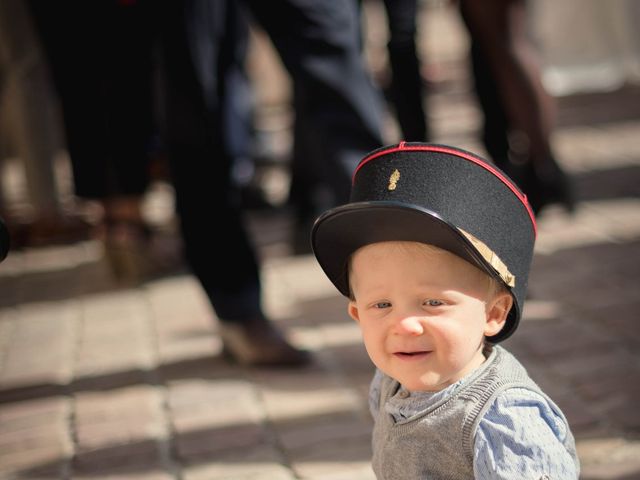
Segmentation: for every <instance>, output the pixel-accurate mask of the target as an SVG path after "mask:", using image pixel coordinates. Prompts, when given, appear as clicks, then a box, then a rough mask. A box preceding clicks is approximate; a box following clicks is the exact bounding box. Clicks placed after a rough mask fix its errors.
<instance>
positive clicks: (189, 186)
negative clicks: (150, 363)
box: [162, 0, 381, 321]
mask: <svg viewBox="0 0 640 480" xmlns="http://www.w3.org/2000/svg"><path fill="white" fill-rule="evenodd" d="M243 5H245V4H244V3H241V2H235V1H229V2H227V1H225V0H215V1H214V0H209V1H207V0H188V1H185V2H167V3H166V4H165V7H166V10H165V12H164V15H163V22H162V27H163V28H162V32H163V35H162V37H163V51H164V58H163V62H164V68H163V71H164V76H165V92H166V102H165V105H166V134H165V140H166V144H167V145H166V146H167V151H168V156H169V160H170V163H171V167H172V177H173V181H174V184H175V188H176V201H177V208H178V214H179V216H180V219H181V224H182V231H183V236H184V240H185V249H186V255H187V259H188V261H189V263H190V265H191V266H192V268H193V271H194V273H195V274H196V276H197V277H198V279H199V280H200V282H201V283H202V286H203V287H204V290H205V291H206V293H207V294H208V296H209V298H210V300H211V302H212V304H213V306H214V308H215V310H216V312H217V314H218V316H219V317H220V318H221V319H223V320H228V321H233V320H242V319H246V318H249V317H251V316H256V315H259V314H260V313H261V306H260V281H259V273H258V261H257V259H256V255H255V252H254V250H253V247H252V245H251V242H250V239H249V237H248V234H247V232H246V230H245V228H244V226H243V222H242V212H241V210H240V206H239V201H238V196H237V192H236V191H235V188H234V185H233V183H232V181H231V178H230V168H231V164H232V158H231V155H230V153H229V149H228V147H227V145H225V137H226V135H225V130H224V129H225V128H226V124H225V122H223V121H222V118H223V115H222V109H221V105H222V103H223V101H224V99H225V95H226V92H225V84H224V81H223V78H224V76H225V75H224V73H225V71H226V70H227V69H228V68H230V64H232V63H233V50H234V49H233V40H231V42H232V43H231V44H229V43H225V42H228V41H229V39H232V38H233V32H229V31H227V30H226V27H227V26H229V25H232V24H233V23H232V22H231V21H230V20H229V15H231V16H233V15H235V13H234V9H235V8H236V7H239V6H243ZM248 5H249V6H250V7H251V12H252V13H253V14H254V16H255V18H256V19H257V21H258V22H259V23H260V24H261V26H263V27H264V29H265V30H266V31H267V32H268V33H269V35H270V37H271V39H272V41H273V43H274V45H275V46H276V48H277V50H278V52H279V53H280V55H281V56H282V60H283V62H284V64H285V66H286V67H287V69H288V70H289V72H290V73H291V75H292V78H293V81H294V84H295V89H296V92H299V94H300V95H301V97H300V99H301V101H302V102H303V104H304V109H305V118H306V120H307V121H308V122H309V123H310V124H311V125H313V128H314V130H315V132H314V134H313V135H312V136H311V138H310V139H309V142H310V144H309V145H310V146H309V148H310V150H312V151H315V152H317V153H318V158H320V159H321V161H322V163H323V165H322V167H321V168H322V170H324V171H325V172H326V174H327V179H328V181H330V182H331V185H332V189H333V190H334V192H335V195H336V198H340V199H346V198H347V196H348V191H349V188H350V177H351V174H352V172H353V169H354V167H355V165H356V164H357V162H358V160H359V159H360V158H361V157H362V156H363V155H364V154H365V153H366V152H368V151H369V150H371V149H373V148H376V147H378V146H380V143H381V140H380V133H379V132H380V128H379V127H380V106H379V101H378V97H377V95H376V92H375V91H374V90H373V87H372V85H371V83H370V82H369V79H368V77H367V75H366V72H365V70H364V66H363V64H362V59H361V57H360V53H359V48H358V40H357V39H358V32H357V23H356V22H357V17H356V10H355V5H354V4H353V2H352V1H350V0H348V1H344V0H323V1H322V2H309V1H303V0H287V1H285V0H277V1H273V2H263V1H258V0H256V1H255V2H252V1H249V2H248Z"/></svg>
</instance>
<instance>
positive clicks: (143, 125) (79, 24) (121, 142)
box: [30, 0, 156, 279]
mask: <svg viewBox="0 0 640 480" xmlns="http://www.w3.org/2000/svg"><path fill="white" fill-rule="evenodd" d="M152 4H153V2H148V1H145V0H132V1H129V0H99V1H96V2H84V1H81V0H62V1H60V2H48V1H46V0H32V1H31V2H30V5H31V9H32V13H33V18H34V20H35V24H36V26H37V30H38V33H39V35H40V37H41V39H42V45H43V47H44V50H45V52H46V55H47V59H48V61H49V65H50V68H51V72H52V76H53V80H54V84H55V87H56V90H57V93H58V95H59V98H60V103H61V106H62V114H63V124H64V132H65V137H66V145H67V149H68V153H69V157H70V160H71V165H72V171H73V183H74V187H75V194H76V196H77V197H78V198H80V199H84V200H90V201H97V202H98V203H99V205H100V206H101V210H102V213H101V217H100V220H99V225H98V229H97V232H96V233H97V235H98V236H99V237H100V238H101V239H102V240H103V241H104V243H105V247H106V253H107V255H108V258H109V260H110V261H111V266H112V267H113V271H114V274H115V275H116V277H118V278H120V279H136V278H139V277H141V276H144V275H145V274H146V271H147V270H148V269H149V268H150V266H149V264H148V258H147V257H148V245H149V240H150V230H149V228H148V225H147V224H146V223H145V220H144V218H143V215H142V211H141V204H142V199H143V196H144V194H145V192H146V191H147V188H148V186H149V183H150V156H149V153H150V146H151V144H152V139H153V134H154V131H155V130H154V128H155V125H154V103H153V93H154V88H153V82H152V78H153V68H152V66H153V51H154V50H153V47H154V44H155V43H154V42H155V39H156V31H155V28H156V22H155V19H154V18H153V13H154V11H155V10H154V8H155V7H152Z"/></svg>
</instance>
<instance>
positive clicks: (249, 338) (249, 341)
mask: <svg viewBox="0 0 640 480" xmlns="http://www.w3.org/2000/svg"><path fill="white" fill-rule="evenodd" d="M219 332H220V336H221V337H222V342H223V344H224V352H225V354H226V355H227V356H229V357H231V358H232V359H233V360H235V361H236V362H238V363H240V364H242V365H247V366H274V367H275V366H281V367H300V366H304V365H307V364H309V363H310V362H311V354H310V353H309V352H308V351H306V350H300V349H297V348H295V347H294V346H292V345H291V344H289V343H288V342H287V340H286V339H285V338H284V337H283V335H282V334H281V333H280V332H279V331H278V330H277V329H276V327H275V326H274V325H272V324H271V323H270V322H269V321H268V320H267V319H265V318H264V317H259V318H256V319H252V320H250V321H248V322H221V323H220V330H219Z"/></svg>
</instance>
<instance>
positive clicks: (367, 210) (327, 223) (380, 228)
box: [311, 201, 520, 341]
mask: <svg viewBox="0 0 640 480" xmlns="http://www.w3.org/2000/svg"><path fill="white" fill-rule="evenodd" d="M387 241H412V242H420V243H426V244H430V245H434V246H436V247H439V248H441V249H443V250H447V251H449V252H451V253H453V254H454V255H457V256H458V257H460V258H462V259H464V260H466V261H468V262H469V263H471V264H472V265H474V266H476V267H477V268H479V269H480V270H482V271H484V272H486V273H487V274H488V275H490V276H491V277H493V278H495V279H496V280H497V281H498V282H500V283H501V284H504V282H503V281H502V279H501V278H500V276H499V275H498V274H497V273H496V271H495V270H494V269H493V267H491V265H490V264H489V263H488V262H487V261H486V260H485V259H484V258H483V257H482V256H481V255H480V254H479V253H478V251H477V250H476V249H475V248H474V247H473V245H472V244H471V242H470V241H469V240H468V239H467V238H466V237H465V236H464V234H463V233H462V232H461V231H460V230H459V229H458V228H457V227H455V226H454V225H452V224H450V223H448V222H447V221H445V220H443V219H442V218H441V217H440V216H439V215H438V214H437V213H435V212H433V211H430V210H428V209H425V208H422V207H419V206H416V205H407V204H406V203H396V202H389V201H376V202H359V203H351V204H348V205H344V206H341V207H337V208H334V209H332V210H329V211H328V212H325V213H324V214H323V215H322V216H320V217H319V218H318V219H317V220H316V222H315V224H314V225H313V229H312V231H311V244H312V248H313V251H314V254H315V256H316V258H317V260H318V263H319V264H320V266H321V268H322V269H323V270H324V272H325V274H326V275H327V277H329V279H330V280H331V282H332V283H333V284H334V285H335V286H336V288H337V289H338V290H339V291H340V293H342V294H343V295H345V296H347V297H348V296H349V278H348V262H349V258H350V257H351V255H352V254H353V253H354V252H355V251H356V250H358V249H359V248H361V247H364V246H365V245H369V244H372V243H378V242H387ZM509 291H510V289H509ZM512 296H513V298H514V306H513V308H512V309H511V312H510V313H509V317H510V318H509V319H508V321H507V325H505V326H504V327H503V329H502V331H501V332H500V333H499V334H498V335H496V336H495V337H492V338H491V339H490V340H491V341H496V340H502V339H504V338H506V337H507V336H509V335H510V334H511V333H512V331H513V330H514V329H515V324H516V323H517V319H518V318H519V317H520V315H519V314H518V312H519V309H520V307H519V305H517V300H516V298H515V296H514V295H513V294H512Z"/></svg>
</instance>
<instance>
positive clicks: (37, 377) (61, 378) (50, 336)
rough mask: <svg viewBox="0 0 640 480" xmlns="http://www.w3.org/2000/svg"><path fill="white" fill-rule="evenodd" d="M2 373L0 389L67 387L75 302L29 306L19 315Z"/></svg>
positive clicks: (69, 375)
mask: <svg viewBox="0 0 640 480" xmlns="http://www.w3.org/2000/svg"><path fill="white" fill-rule="evenodd" d="M15 314H16V315H18V316H19V318H20V321H19V322H17V323H16V325H15V326H14V328H12V329H11V331H10V335H11V336H10V338H9V339H8V340H7V344H6V347H5V349H4V358H3V361H2V368H1V370H0V389H4V390H6V389H11V388H19V387H28V386H33V385H66V384H67V383H69V381H70V380H71V371H72V361H73V353H74V346H75V341H76V338H75V324H76V322H77V319H78V318H77V312H76V311H75V309H74V303H73V302H59V303H42V304H29V305H24V306H21V307H19V308H18V309H17V310H16V312H15Z"/></svg>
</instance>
